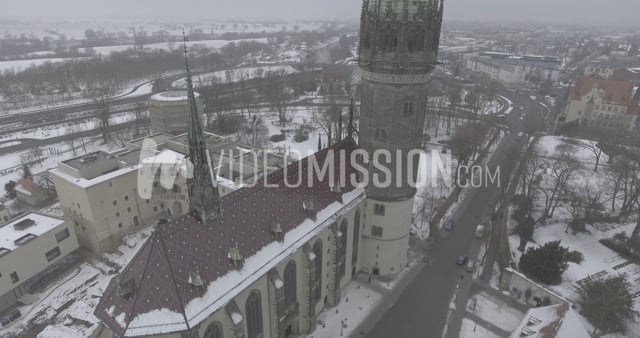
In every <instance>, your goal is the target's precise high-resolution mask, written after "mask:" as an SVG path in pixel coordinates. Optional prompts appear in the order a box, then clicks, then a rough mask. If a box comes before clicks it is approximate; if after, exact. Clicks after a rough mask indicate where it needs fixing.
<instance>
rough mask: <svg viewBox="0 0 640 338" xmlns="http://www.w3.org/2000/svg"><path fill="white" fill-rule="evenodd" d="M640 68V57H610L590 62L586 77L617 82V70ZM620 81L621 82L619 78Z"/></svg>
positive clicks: (585, 70) (585, 71) (586, 68)
mask: <svg viewBox="0 0 640 338" xmlns="http://www.w3.org/2000/svg"><path fill="white" fill-rule="evenodd" d="M634 67H640V57H639V56H626V55H610V56H602V57H599V58H597V59H595V60H591V61H589V63H588V64H587V66H586V67H585V69H584V76H590V77H597V78H600V79H606V80H616V79H614V75H615V73H616V71H617V70H621V69H629V68H634ZM618 80H621V79H619V78H618Z"/></svg>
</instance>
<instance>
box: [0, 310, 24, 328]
mask: <svg viewBox="0 0 640 338" xmlns="http://www.w3.org/2000/svg"><path fill="white" fill-rule="evenodd" d="M20 316H22V314H21V313H20V311H18V310H13V311H12V312H11V313H9V314H8V315H6V316H4V318H2V320H0V324H2V326H3V327H5V326H7V325H9V324H11V323H12V322H13V321H15V320H16V319H18V318H20Z"/></svg>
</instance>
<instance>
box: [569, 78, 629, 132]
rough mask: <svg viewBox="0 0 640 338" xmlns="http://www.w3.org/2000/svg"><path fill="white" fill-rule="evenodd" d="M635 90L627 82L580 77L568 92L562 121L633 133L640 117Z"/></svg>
mask: <svg viewBox="0 0 640 338" xmlns="http://www.w3.org/2000/svg"><path fill="white" fill-rule="evenodd" d="M636 90H637V89H635V88H634V85H633V83H632V82H630V81H615V80H606V79H599V78H594V77H582V78H580V79H578V82H577V83H576V85H575V86H573V88H572V89H571V92H570V94H569V99H568V102H567V106H566V108H565V111H564V114H563V116H562V119H564V121H563V122H564V123H565V124H567V123H576V124H578V125H581V126H589V127H596V128H604V129H624V130H633V129H635V128H636V123H637V121H638V114H640V105H639V104H638V99H637V98H636V97H634V95H635V94H636Z"/></svg>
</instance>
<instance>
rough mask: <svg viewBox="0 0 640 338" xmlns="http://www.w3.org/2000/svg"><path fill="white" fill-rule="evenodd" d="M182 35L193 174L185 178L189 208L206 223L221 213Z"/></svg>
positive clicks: (185, 44) (190, 157)
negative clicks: (186, 179)
mask: <svg viewBox="0 0 640 338" xmlns="http://www.w3.org/2000/svg"><path fill="white" fill-rule="evenodd" d="M182 35H183V38H184V63H185V69H186V71H187V95H188V97H189V132H188V134H187V137H188V140H189V160H190V161H191V164H192V165H193V176H192V177H191V178H189V179H188V182H187V184H188V186H189V211H190V212H191V213H192V214H194V215H195V216H196V217H198V218H199V220H200V222H201V223H202V224H206V223H209V222H211V221H213V220H215V219H217V218H220V217H221V216H222V209H221V207H220V194H219V192H218V187H217V184H216V183H217V180H216V177H215V173H214V171H213V168H212V167H211V159H210V157H209V151H208V149H207V144H206V141H205V137H204V133H203V131H202V121H201V119H200V114H199V113H198V105H197V103H196V96H195V93H194V92H193V80H192V78H191V68H190V67H189V51H188V49H187V41H188V39H187V36H186V35H185V33H184V31H183V32H182Z"/></svg>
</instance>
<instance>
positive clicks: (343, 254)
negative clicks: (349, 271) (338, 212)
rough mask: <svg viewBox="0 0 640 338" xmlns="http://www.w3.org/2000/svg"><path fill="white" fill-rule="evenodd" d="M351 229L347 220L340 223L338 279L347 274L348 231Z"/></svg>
mask: <svg viewBox="0 0 640 338" xmlns="http://www.w3.org/2000/svg"><path fill="white" fill-rule="evenodd" d="M348 231H349V225H348V223H347V220H346V219H344V220H342V223H341V224H340V232H341V233H342V236H341V237H340V250H339V251H338V280H340V279H342V277H344V275H345V274H346V268H347V267H346V265H347V232H348Z"/></svg>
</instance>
